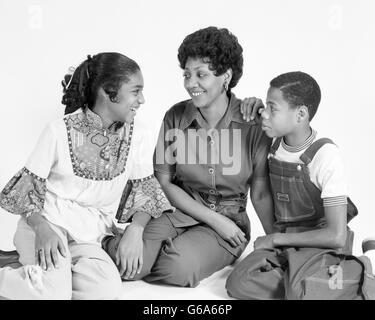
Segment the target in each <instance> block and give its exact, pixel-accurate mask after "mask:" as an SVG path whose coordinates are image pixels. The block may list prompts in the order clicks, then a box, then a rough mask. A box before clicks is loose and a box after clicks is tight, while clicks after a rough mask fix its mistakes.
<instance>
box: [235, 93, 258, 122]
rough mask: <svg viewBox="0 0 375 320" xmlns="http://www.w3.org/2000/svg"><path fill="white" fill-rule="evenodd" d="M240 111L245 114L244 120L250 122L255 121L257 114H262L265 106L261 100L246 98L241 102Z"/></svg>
mask: <svg viewBox="0 0 375 320" xmlns="http://www.w3.org/2000/svg"><path fill="white" fill-rule="evenodd" d="M240 110H241V113H242V114H243V119H244V120H246V121H247V122H249V121H250V120H254V119H255V117H256V115H257V113H259V114H260V113H262V111H263V110H264V104H263V102H262V100H261V99H258V98H255V97H251V98H245V99H243V100H242V101H241V105H240Z"/></svg>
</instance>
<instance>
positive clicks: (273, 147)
mask: <svg viewBox="0 0 375 320" xmlns="http://www.w3.org/2000/svg"><path fill="white" fill-rule="evenodd" d="M281 139H282V138H281V137H278V138H276V140H275V142H274V143H273V144H272V145H271V147H270V152H269V153H270V154H272V155H275V153H276V151H277V149H279V146H280V143H281Z"/></svg>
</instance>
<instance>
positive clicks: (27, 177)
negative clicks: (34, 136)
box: [0, 126, 56, 214]
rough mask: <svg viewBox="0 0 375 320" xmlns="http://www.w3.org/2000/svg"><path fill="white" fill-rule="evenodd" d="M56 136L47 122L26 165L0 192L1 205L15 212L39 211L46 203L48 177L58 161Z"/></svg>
mask: <svg viewBox="0 0 375 320" xmlns="http://www.w3.org/2000/svg"><path fill="white" fill-rule="evenodd" d="M54 137H55V136H54V135H53V133H52V130H51V128H50V126H47V127H46V129H45V130H44V131H43V133H42V134H41V136H40V137H39V140H38V143H37V145H36V147H35V148H34V151H33V152H32V154H31V156H30V157H29V159H28V161H27V162H26V166H25V167H24V168H22V169H21V170H20V171H18V172H17V173H16V175H14V176H13V177H12V179H11V180H10V181H9V182H8V183H7V184H6V186H5V188H4V189H3V190H2V191H1V193H0V207H2V208H3V209H4V210H6V211H8V212H10V213H13V214H27V213H39V212H41V211H42V209H43V206H44V199H45V193H46V178H47V177H48V174H49V172H50V169H51V167H52V165H53V162H54V161H55V144H56V141H55V138H54Z"/></svg>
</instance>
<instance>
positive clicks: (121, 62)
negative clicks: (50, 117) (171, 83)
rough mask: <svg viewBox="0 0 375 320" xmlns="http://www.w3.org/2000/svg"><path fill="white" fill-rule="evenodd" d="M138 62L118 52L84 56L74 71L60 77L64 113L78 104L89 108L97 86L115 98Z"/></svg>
mask: <svg viewBox="0 0 375 320" xmlns="http://www.w3.org/2000/svg"><path fill="white" fill-rule="evenodd" d="M139 70H140V68H139V66H138V64H137V63H136V62H135V61H134V60H132V59H130V58H128V57H126V56H125V55H123V54H120V53H117V52H103V53H98V54H97V55H94V56H93V57H91V56H90V55H89V56H88V57H87V59H86V60H85V61H83V62H82V63H81V64H80V65H79V66H78V67H77V69H75V70H74V72H73V74H67V75H65V77H64V80H63V81H62V86H63V97H62V101H61V102H62V104H64V105H65V106H66V107H65V114H69V113H72V112H74V111H76V110H77V109H79V108H85V107H88V108H90V109H91V108H92V107H93V106H94V104H95V100H96V95H97V93H98V90H99V88H103V90H104V91H105V92H106V93H107V94H108V96H109V98H110V99H111V100H112V101H114V99H115V98H116V96H117V92H118V90H119V89H120V88H121V86H122V84H124V83H126V82H128V81H129V77H130V76H131V75H132V74H134V73H136V72H137V71H139Z"/></svg>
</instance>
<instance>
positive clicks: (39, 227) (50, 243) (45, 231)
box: [34, 219, 66, 271]
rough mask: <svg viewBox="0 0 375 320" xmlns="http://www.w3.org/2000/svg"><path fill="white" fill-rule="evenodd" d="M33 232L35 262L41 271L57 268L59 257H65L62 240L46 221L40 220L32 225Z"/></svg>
mask: <svg viewBox="0 0 375 320" xmlns="http://www.w3.org/2000/svg"><path fill="white" fill-rule="evenodd" d="M34 231H35V261H36V263H37V264H38V265H40V267H41V268H42V269H43V270H47V271H49V270H52V269H53V268H59V255H58V253H60V254H61V255H62V256H63V257H66V250H65V246H64V244H63V241H62V239H61V238H60V237H59V235H58V234H57V233H56V232H55V231H54V230H53V229H52V228H51V227H50V225H49V224H48V222H47V221H46V220H44V219H43V220H40V221H39V222H38V223H37V224H35V225H34Z"/></svg>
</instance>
